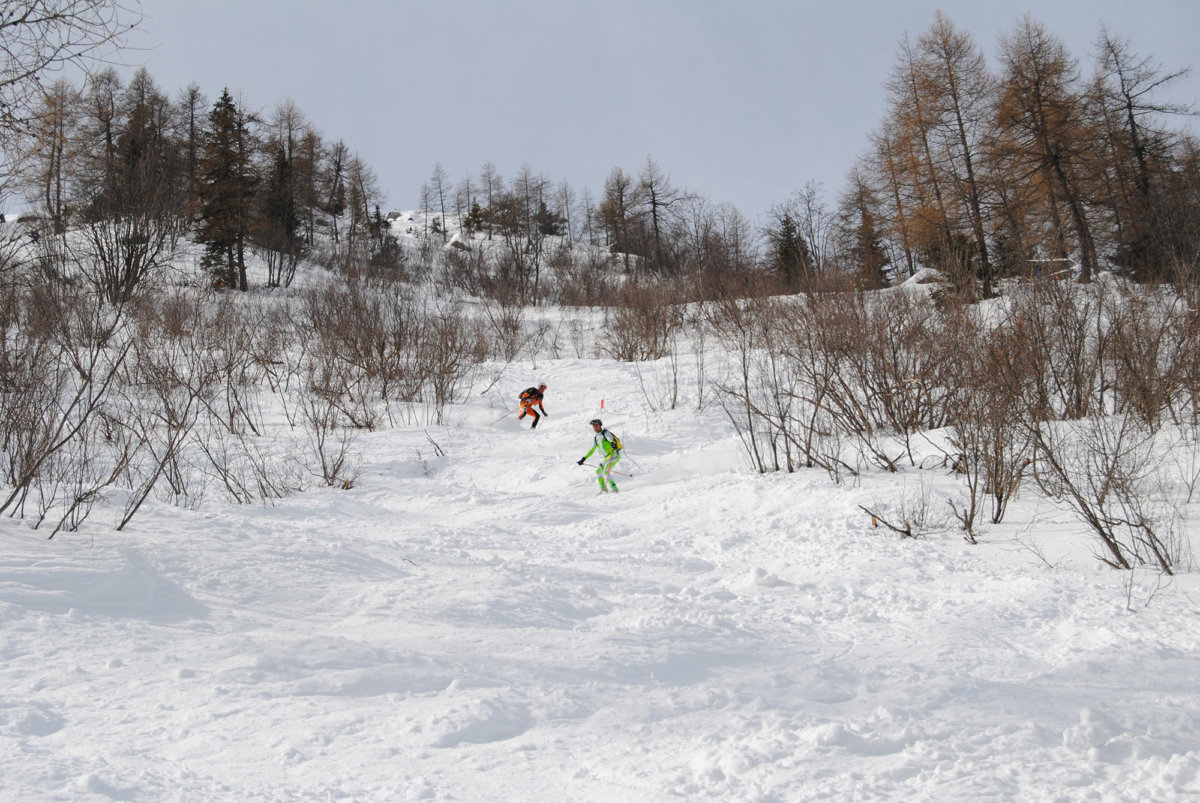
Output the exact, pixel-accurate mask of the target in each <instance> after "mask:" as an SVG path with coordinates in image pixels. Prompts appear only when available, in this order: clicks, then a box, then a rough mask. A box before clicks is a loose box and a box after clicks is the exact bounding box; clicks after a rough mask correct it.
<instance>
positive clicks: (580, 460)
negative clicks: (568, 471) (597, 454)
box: [575, 457, 587, 466]
mask: <svg viewBox="0 0 1200 803" xmlns="http://www.w3.org/2000/svg"><path fill="white" fill-rule="evenodd" d="M584 460H587V458H586V457H581V458H579V462H578V463H576V464H575V465H577V466H582V465H583V461H584Z"/></svg>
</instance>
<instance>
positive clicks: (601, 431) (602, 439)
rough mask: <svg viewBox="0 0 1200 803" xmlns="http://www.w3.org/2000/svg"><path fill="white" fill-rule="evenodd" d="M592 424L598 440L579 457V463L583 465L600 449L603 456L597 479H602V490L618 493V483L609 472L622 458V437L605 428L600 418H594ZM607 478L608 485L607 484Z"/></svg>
mask: <svg viewBox="0 0 1200 803" xmlns="http://www.w3.org/2000/svg"><path fill="white" fill-rule="evenodd" d="M591 424H592V431H593V432H595V433H596V440H595V443H593V444H592V448H591V449H589V450H588V453H587V454H585V455H584V456H583V457H581V458H579V465H581V466H582V465H583V463H584V461H585V460H587V459H588V458H589V457H591V456H592V455H593V454H594V453H595V452H596V450H597V449H599V450H600V454H601V456H602V458H603V459H602V460H601V461H600V465H599V466H598V467H597V468H596V479H598V480H599V481H600V490H601V491H603V492H605V493H608V492H609V491H612V492H613V493H617V484H616V483H615V482H613V479H612V477H611V476H610V475H609V474H610V472H611V471H612V470H613V466H615V465H616V464H617V463H618V462H620V460H621V439H620V438H618V437H617V436H616V435H614V434H612V433H611V432H609V431H608V430H607V429H605V428H604V423H603V422H602V421H601V420H600V419H599V418H593V419H592V421H591ZM606 480H607V482H608V484H607V485H605V481H606Z"/></svg>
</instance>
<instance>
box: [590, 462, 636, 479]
mask: <svg viewBox="0 0 1200 803" xmlns="http://www.w3.org/2000/svg"><path fill="white" fill-rule="evenodd" d="M576 465H580V466H587V467H588V468H600V466H598V465H596V464H595V463H577V464H576ZM608 473H609V474H620V475H621V476H622V477H632V476H633V475H632V474H626V473H625V472H624V471H609V472H608Z"/></svg>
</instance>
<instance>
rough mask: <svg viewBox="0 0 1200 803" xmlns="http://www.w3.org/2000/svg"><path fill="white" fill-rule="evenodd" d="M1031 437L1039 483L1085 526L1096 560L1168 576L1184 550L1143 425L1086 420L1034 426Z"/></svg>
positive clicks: (1159, 458)
mask: <svg viewBox="0 0 1200 803" xmlns="http://www.w3.org/2000/svg"><path fill="white" fill-rule="evenodd" d="M1032 434H1033V437H1034V440H1035V443H1036V446H1037V468H1038V479H1039V482H1040V483H1041V485H1042V487H1043V488H1044V489H1045V490H1046V492H1047V493H1048V494H1049V495H1050V496H1051V497H1052V498H1054V499H1057V500H1059V501H1061V502H1062V503H1063V504H1065V505H1066V506H1067V507H1068V508H1070V509H1071V510H1072V511H1074V512H1075V514H1076V515H1078V516H1079V517H1080V519H1081V520H1082V521H1083V522H1084V523H1086V524H1087V526H1088V528H1089V529H1090V530H1091V531H1092V533H1093V535H1095V536H1096V538H1097V540H1098V542H1099V545H1100V553H1099V554H1098V555H1097V557H1098V558H1099V559H1100V560H1101V561H1103V562H1104V563H1106V564H1108V565H1109V566H1112V567H1113V568H1117V569H1126V570H1128V569H1131V568H1133V567H1134V566H1135V565H1150V566H1153V567H1154V568H1155V569H1157V570H1158V571H1161V572H1163V573H1165V574H1174V571H1175V568H1176V567H1177V566H1179V565H1180V564H1181V563H1182V562H1184V561H1185V560H1186V559H1187V555H1186V548H1187V547H1186V541H1185V539H1184V538H1183V537H1182V535H1181V534H1180V531H1179V528H1178V524H1177V523H1178V519H1179V514H1178V511H1179V508H1178V504H1177V502H1176V501H1175V499H1174V498H1173V495H1172V493H1171V492H1170V490H1169V485H1168V484H1167V483H1165V482H1164V479H1165V475H1164V470H1163V469H1164V461H1163V455H1164V450H1163V449H1162V448H1161V445H1160V444H1159V443H1157V442H1156V437H1155V432H1154V431H1153V430H1152V429H1151V428H1149V427H1147V426H1146V425H1145V424H1144V423H1143V422H1141V421H1140V420H1138V419H1137V418H1136V417H1135V416H1132V415H1123V416H1111V415H1110V416H1090V417H1088V418H1085V419H1081V420H1078V421H1073V422H1053V423H1044V424H1035V425H1034V426H1033V430H1032Z"/></svg>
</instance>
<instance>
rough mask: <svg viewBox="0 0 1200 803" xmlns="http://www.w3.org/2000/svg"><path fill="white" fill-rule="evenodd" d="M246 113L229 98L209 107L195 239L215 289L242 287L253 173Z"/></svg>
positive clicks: (225, 93) (223, 94) (225, 95)
mask: <svg viewBox="0 0 1200 803" xmlns="http://www.w3.org/2000/svg"><path fill="white" fill-rule="evenodd" d="M250 156H251V143H250V131H249V128H248V123H247V120H246V117H245V116H244V115H243V114H242V113H241V111H240V110H239V109H238V108H237V106H236V105H235V104H234V102H233V98H231V97H230V96H229V90H228V89H226V90H224V91H222V92H221V97H220V99H219V100H218V101H217V103H216V105H214V106H213V110H212V113H211V114H210V116H209V130H208V132H207V136H206V137H205V140H204V147H203V150H202V154H201V164H200V198H201V208H200V218H201V226H200V233H199V237H198V240H199V242H201V243H202V244H203V245H204V259H203V264H204V266H205V267H206V268H208V269H209V271H211V273H212V276H213V283H214V284H216V285H217V286H219V287H233V288H237V289H238V290H246V289H247V282H246V261H245V246H246V240H247V238H248V236H249V231H250V226H251V223H252V219H253V214H252V210H253V201H254V188H255V184H256V176H255V173H254V169H253V163H252V161H251V158H250Z"/></svg>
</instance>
